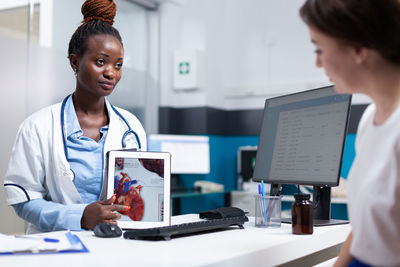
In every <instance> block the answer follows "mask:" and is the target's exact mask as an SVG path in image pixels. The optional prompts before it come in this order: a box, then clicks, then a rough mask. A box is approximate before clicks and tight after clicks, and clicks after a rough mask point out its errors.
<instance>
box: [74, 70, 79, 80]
mask: <svg viewBox="0 0 400 267" xmlns="http://www.w3.org/2000/svg"><path fill="white" fill-rule="evenodd" d="M74 75H75V78H78V71H77V70H74Z"/></svg>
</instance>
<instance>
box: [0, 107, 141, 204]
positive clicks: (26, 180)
mask: <svg viewBox="0 0 400 267" xmlns="http://www.w3.org/2000/svg"><path fill="white" fill-rule="evenodd" d="M106 104H107V107H108V110H110V111H111V112H109V113H110V115H109V116H110V124H109V129H108V134H107V139H106V142H105V144H104V155H103V156H104V160H105V159H106V158H105V155H106V153H107V151H109V150H112V149H121V148H122V144H121V140H122V136H123V134H124V133H125V132H126V130H127V129H128V127H127V126H126V124H125V123H124V121H123V120H122V119H121V118H120V117H119V116H118V115H117V114H116V113H115V112H114V111H113V110H112V109H111V108H110V103H109V102H108V101H107V100H106ZM117 110H118V111H119V112H120V113H121V115H122V116H123V117H124V118H125V119H126V120H127V121H128V123H129V125H130V126H131V128H132V129H133V130H134V131H135V132H136V133H137V134H138V136H139V139H140V142H141V150H142V151H145V150H146V145H147V140H146V134H145V131H144V129H143V126H142V125H141V123H140V122H139V120H138V119H137V118H136V117H135V116H134V115H133V114H131V113H129V112H128V111H126V110H124V109H120V108H117ZM125 141H126V148H137V147H138V146H137V143H136V138H135V136H134V135H133V134H129V135H128V136H127V138H126V139H125ZM103 175H104V176H103V177H106V175H105V173H104V174H103ZM73 178H74V175H73V173H72V171H71V170H70V165H69V163H68V161H67V159H66V156H65V153H64V144H63V137H62V131H61V103H58V104H55V105H52V106H49V107H46V108H44V109H41V110H39V111H38V112H36V113H34V114H32V115H31V116H30V117H28V118H27V119H26V120H25V121H24V122H23V123H22V124H21V126H20V128H19V130H18V133H17V137H16V140H15V143H14V146H13V149H12V154H11V158H10V162H9V165H8V170H7V173H6V176H5V179H4V184H5V195H6V201H7V204H8V205H14V204H17V203H21V202H25V201H28V200H32V199H37V198H44V199H46V200H50V201H54V202H57V203H61V204H65V205H68V204H78V203H83V201H82V199H81V197H80V195H79V193H78V191H77V189H76V188H75V185H74V183H73V182H72V181H73ZM106 182H107V181H106V179H103V187H102V192H101V196H100V199H105V195H106V186H105V185H106Z"/></svg>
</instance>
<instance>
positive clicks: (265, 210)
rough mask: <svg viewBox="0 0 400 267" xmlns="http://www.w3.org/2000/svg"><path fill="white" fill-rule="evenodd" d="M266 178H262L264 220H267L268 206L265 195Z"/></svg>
mask: <svg viewBox="0 0 400 267" xmlns="http://www.w3.org/2000/svg"><path fill="white" fill-rule="evenodd" d="M264 196H265V195H264V180H261V197H262V199H263V206H264V220H265V221H267V207H266V205H265V197H264Z"/></svg>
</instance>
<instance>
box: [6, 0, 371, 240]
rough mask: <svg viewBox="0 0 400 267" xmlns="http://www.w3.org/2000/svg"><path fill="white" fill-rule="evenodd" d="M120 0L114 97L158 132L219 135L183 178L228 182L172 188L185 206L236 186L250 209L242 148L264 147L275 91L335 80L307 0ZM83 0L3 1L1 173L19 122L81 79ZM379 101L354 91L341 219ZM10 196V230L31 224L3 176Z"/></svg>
mask: <svg viewBox="0 0 400 267" xmlns="http://www.w3.org/2000/svg"><path fill="white" fill-rule="evenodd" d="M115 2H116V4H117V7H118V10H117V16H116V21H115V24H114V25H115V27H116V28H117V29H119V31H120V33H121V36H122V39H123V42H124V49H125V59H124V69H123V78H122V80H121V82H120V83H119V85H118V87H117V89H116V91H115V93H114V94H113V95H112V96H111V97H110V98H111V101H112V102H113V104H115V105H116V106H119V107H122V108H125V109H127V110H129V111H131V112H132V113H134V114H135V115H136V116H137V117H138V118H139V119H140V120H141V122H142V123H143V125H144V128H145V130H146V132H147V134H148V135H149V137H151V138H149V140H152V139H154V140H158V138H159V139H162V138H167V139H168V138H174V136H175V137H176V138H178V139H179V138H181V139H182V138H185V136H186V137H188V138H189V139H188V140H198V138H199V137H200V138H203V139H201V140H206V141H207V142H208V147H207V149H208V150H207V149H206V153H207V155H206V156H205V158H203V155H204V153H203V154H197V155H194V156H192V157H191V158H190V159H186V160H188V161H192V163H193V161H194V165H196V162H197V163H198V164H197V165H201V164H203V163H204V164H205V165H204V166H205V170H204V168H203V169H202V170H200V171H194V172H192V171H191V170H190V169H189V170H188V171H186V172H185V171H176V173H177V176H176V177H178V178H179V179H177V181H176V182H177V183H178V185H177V186H178V187H182V188H189V189H191V188H193V187H194V185H195V184H196V182H198V181H209V182H213V183H215V184H212V185H213V186H214V187H212V186H211V189H209V190H211V191H213V188H214V189H215V188H216V190H215V191H218V192H216V193H210V194H197V195H195V194H182V193H181V192H180V193H176V194H175V195H174V194H173V193H172V195H171V196H172V198H173V201H174V203H173V204H175V207H173V208H174V212H175V214H186V213H198V212H199V211H202V210H207V209H213V208H218V207H222V206H224V205H225V204H226V195H227V194H229V195H230V196H229V202H230V204H232V205H236V206H239V207H243V209H251V208H252V205H253V204H252V203H253V202H252V201H254V199H253V198H252V194H256V189H254V190H253V188H252V187H251V186H249V187H248V188H247V191H246V190H244V189H246V188H244V189H243V184H242V183H241V179H240V174H239V171H238V155H240V153H238V151H240V150H241V149H243V147H252V148H254V147H255V146H257V144H258V136H259V132H260V129H261V122H262V115H263V108H264V103H265V99H267V98H270V97H274V96H278V95H282V94H288V93H293V92H298V91H303V90H307V89H312V88H318V87H322V86H326V85H330V82H329V80H328V78H327V77H326V76H325V74H324V72H323V70H322V69H318V68H317V67H316V66H315V62H314V61H315V55H314V47H313V45H312V44H311V42H310V40H309V35H308V32H307V27H306V25H305V24H304V23H303V22H302V21H301V19H300V17H299V15H298V10H299V7H300V6H301V4H302V3H303V0H281V1H273V0H171V1H169V0H115ZM82 3H83V1H82V0H3V1H0V48H1V51H2V53H1V54H2V56H1V61H2V64H1V66H0V68H1V71H0V77H1V81H2V92H3V93H2V97H1V99H0V101H1V113H2V116H1V118H0V121H1V123H0V124H1V125H3V126H2V133H1V141H0V142H1V148H2V153H1V155H0V173H1V175H2V177H4V175H5V172H6V169H7V165H8V161H9V156H10V153H11V148H12V145H13V142H14V138H15V135H16V132H17V129H18V126H19V124H20V123H21V122H22V121H23V120H24V119H25V118H26V117H27V116H29V115H30V114H32V113H33V112H35V111H37V110H39V109H40V108H42V107H45V106H48V105H50V104H53V103H56V102H59V101H61V100H62V99H63V98H64V97H65V96H66V95H67V94H69V93H71V92H72V91H73V90H74V86H75V84H74V82H75V81H74V74H73V71H72V69H71V67H70V66H69V62H68V60H67V45H68V42H69V38H70V36H71V34H72V33H73V31H74V30H75V29H76V27H77V26H78V25H79V24H80V23H81V13H80V7H81V5H82ZM368 103H369V99H368V98H366V97H364V96H361V95H355V96H354V97H353V99H352V105H351V114H350V120H349V128H348V132H347V136H346V143H345V147H344V155H343V166H342V171H341V183H340V185H339V187H338V188H333V193H332V197H333V201H332V206H333V208H332V217H333V218H339V219H347V214H346V203H345V195H346V187H345V183H346V178H347V172H348V170H349V168H350V166H351V163H352V160H353V158H354V138H355V135H356V128H357V124H358V120H359V118H360V116H361V114H362V112H363V110H364V109H365V107H366V105H367V104H368ZM164 135H167V136H164ZM182 135H184V137H182ZM204 137H205V139H204ZM190 138H192V139H190ZM196 138H197V139H196ZM149 147H150V148H151V146H149ZM172 149H173V148H172ZM203 152H204V150H203ZM199 155H201V156H199ZM198 184H199V183H197V185H198ZM200 184H201V183H200ZM221 186H222V189H221ZM289 189H290V188H289ZM339 189H340V190H339ZM197 193H198V192H197ZM249 196H250V198H249ZM0 199H1V201H0V212H1V214H2V219H1V220H0V232H1V233H4V234H11V233H23V232H24V230H25V223H24V222H23V221H22V220H21V219H19V218H18V217H17V216H16V215H15V212H14V210H13V209H12V208H11V207H8V206H7V205H6V204H5V196H4V188H3V187H0ZM335 199H336V200H337V201H336V203H335ZM178 205H179V206H178ZM335 205H336V206H335ZM283 212H284V211H283Z"/></svg>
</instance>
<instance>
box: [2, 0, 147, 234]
mask: <svg viewBox="0 0 400 267" xmlns="http://www.w3.org/2000/svg"><path fill="white" fill-rule="evenodd" d="M82 13H83V16H84V22H83V23H82V25H81V26H79V27H78V28H77V30H76V31H75V33H74V34H73V36H72V38H71V41H70V43H69V49H68V50H69V51H68V55H69V56H68V57H69V60H70V64H71V67H72V69H73V70H74V72H75V76H76V88H75V91H74V93H73V94H71V95H69V96H67V97H66V98H65V99H64V101H63V102H62V103H58V104H55V105H52V106H50V107H46V108H44V109H42V110H40V111H38V112H36V113H34V114H33V115H31V116H30V117H28V118H27V119H26V120H25V121H24V122H23V123H22V124H21V126H20V128H19V131H18V134H17V137H16V140H15V144H14V147H13V150H12V155H11V159H10V162H9V166H8V170H7V173H6V176H5V179H4V186H5V193H6V200H7V203H8V205H12V206H13V207H14V209H15V211H16V212H17V214H18V215H19V216H20V217H22V218H23V219H25V220H26V221H28V222H29V227H28V233H33V232H38V231H54V230H63V229H70V230H80V229H93V228H94V226H96V225H97V224H98V223H102V222H111V223H116V220H117V219H119V218H120V214H119V213H117V212H116V211H118V210H127V209H129V208H130V207H125V206H121V205H113V203H114V201H115V197H113V198H110V199H107V200H104V199H105V189H106V188H105V186H104V185H105V183H106V181H105V179H104V177H105V176H104V175H105V173H104V165H105V154H106V153H107V151H109V150H112V149H121V148H137V149H140V150H146V134H145V131H144V129H143V127H142V125H141V123H140V122H139V120H138V119H137V118H136V117H135V116H134V115H133V114H131V113H129V112H128V111H126V110H123V109H120V108H116V107H114V106H112V105H111V103H109V101H108V100H107V99H106V96H108V95H110V94H111V93H112V92H113V90H114V88H115V86H116V85H117V83H118V81H119V80H120V78H121V74H122V64H123V56H124V51H123V45H122V41H121V37H120V35H119V33H118V31H117V30H116V29H115V28H114V27H113V26H112V23H113V18H114V16H115V13H116V6H115V3H114V2H113V1H109V0H101V1H99V0H87V1H85V3H84V4H83V6H82Z"/></svg>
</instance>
